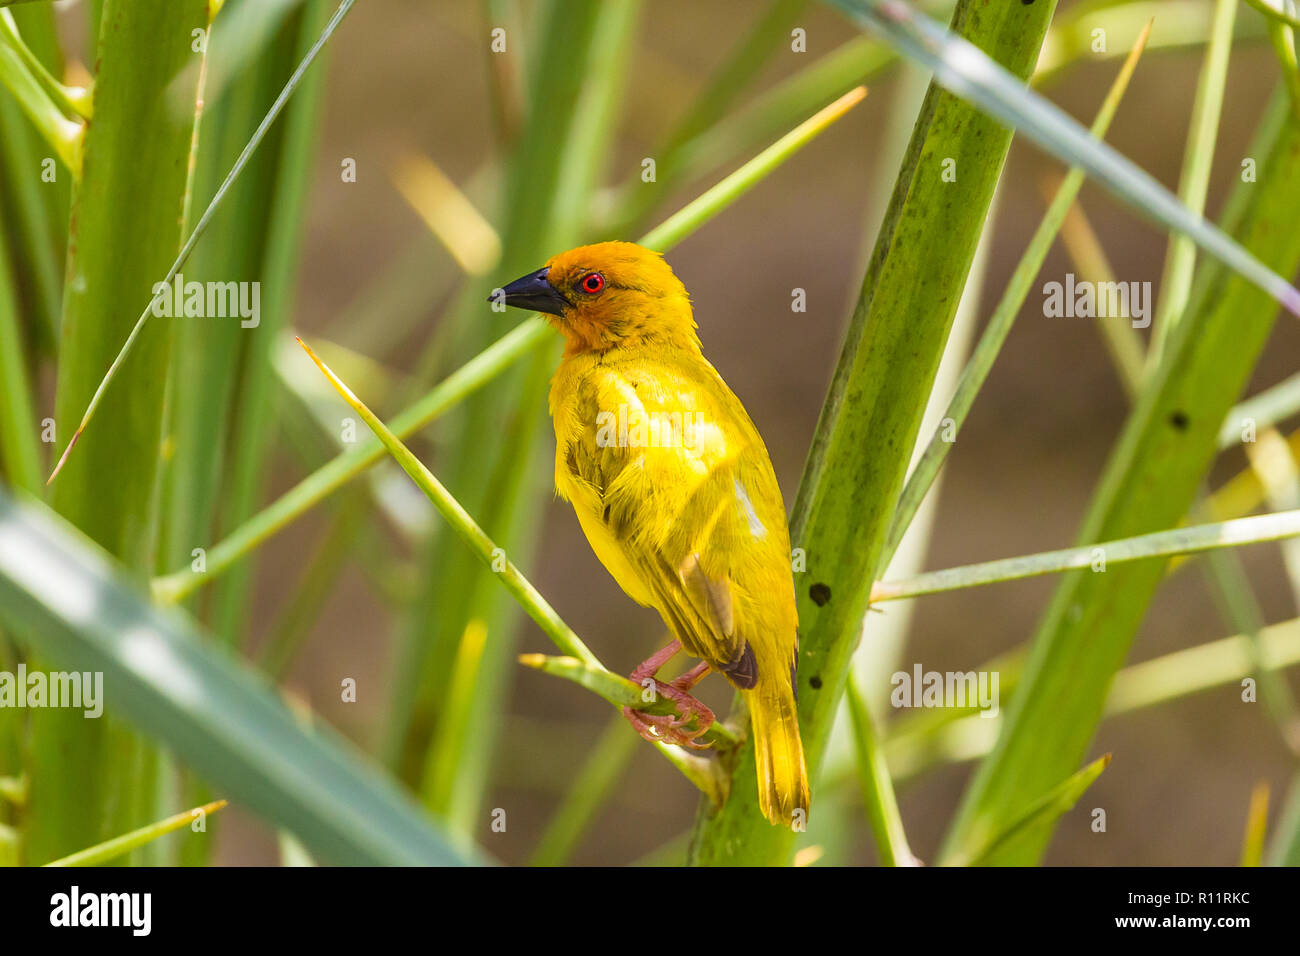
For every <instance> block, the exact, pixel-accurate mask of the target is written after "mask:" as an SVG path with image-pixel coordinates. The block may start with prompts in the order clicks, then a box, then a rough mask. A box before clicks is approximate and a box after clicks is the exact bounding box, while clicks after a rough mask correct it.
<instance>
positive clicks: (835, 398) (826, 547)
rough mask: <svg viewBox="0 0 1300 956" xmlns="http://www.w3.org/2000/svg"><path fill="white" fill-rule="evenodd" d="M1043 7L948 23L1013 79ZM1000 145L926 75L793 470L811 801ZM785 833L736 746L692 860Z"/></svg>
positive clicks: (776, 854)
mask: <svg viewBox="0 0 1300 956" xmlns="http://www.w3.org/2000/svg"><path fill="white" fill-rule="evenodd" d="M1054 6H1055V5H1054V4H1053V3H1051V2H1050V0H1049V2H1039V3H1035V4H1033V5H1031V6H1026V5H1024V4H984V3H981V2H978V0H963V2H961V3H959V4H958V5H957V9H956V11H955V13H954V14H953V24H952V27H953V29H954V30H955V31H956V32H957V33H958V34H960V35H962V36H964V37H966V38H967V39H968V40H970V41H971V42H973V43H975V44H976V45H978V46H979V47H980V48H981V49H983V50H985V51H986V52H988V53H989V55H990V56H992V57H993V58H994V59H996V60H997V61H998V62H1000V63H1001V64H1003V66H1005V67H1006V68H1007V69H1009V70H1010V71H1011V72H1013V73H1014V74H1016V75H1018V76H1020V77H1022V78H1023V77H1026V76H1028V74H1029V72H1030V71H1031V70H1032V68H1033V64H1034V61H1035V59H1036V57H1037V55H1038V49H1039V45H1040V44H1041V43H1042V39H1043V36H1044V34H1045V33H1046V30H1047V24H1048V22H1049V21H1050V20H1051V16H1052V10H1053V8H1054ZM1010 143H1011V133H1010V131H1009V130H1007V129H1006V128H1005V127H1002V126H1000V125H999V124H998V123H997V122H995V121H994V120H991V119H989V118H988V117H986V116H984V115H982V114H981V113H979V112H978V111H977V110H975V109H974V108H972V107H970V106H968V105H967V104H965V103H963V102H961V101H960V100H958V99H957V98H956V97H954V96H952V95H951V94H949V93H947V92H944V91H943V90H941V89H939V88H938V87H937V86H933V85H932V86H931V88H930V90H929V92H928V93H927V94H926V98H925V101H924V103H923V104H922V107H921V113H920V116H919V118H918V120H917V124H916V128H915V131H914V133H913V137H912V141H911V144H910V145H909V147H908V152H907V154H906V158H905V160H904V163H903V167H902V169H901V170H900V173H899V178H898V182H897V185H896V186H895V189H894V194H893V197H892V199H891V201H890V205H889V209H888V210H887V212H886V214H885V219H884V224H883V225H882V227H881V231H880V235H879V237H878V238H877V241H876V248H875V252H874V253H873V255H872V257H871V262H870V265H869V266H868V269H867V274H866V278H865V279H864V281H863V284H862V291H861V294H860V296H859V299H858V304H857V307H856V308H855V310H854V313H853V318H852V321H851V322H850V325H849V330H848V334H847V336H846V340H845V344H844V347H843V350H842V352H841V355H840V361H839V365H838V366H837V368H836V370H835V376H834V379H833V380H832V382H831V387H830V393H829V394H828V396H827V399H826V403H825V405H824V406H823V410H822V417H821V420H820V421H819V422H818V426H817V432H816V435H815V436H814V439H813V445H812V449H811V451H810V453H809V458H808V463H807V465H806V466H805V469H804V478H803V482H802V483H801V485H800V489H799V495H798V497H797V498H796V500H795V505H794V512H793V517H792V520H791V536H790V537H791V544H792V545H793V546H794V547H795V548H802V549H804V553H805V554H806V556H807V572H806V573H802V574H800V575H798V577H797V578H796V593H797V596H798V600H799V628H800V655H799V683H798V692H799V716H800V725H801V728H802V732H803V735H804V748H805V752H806V754H807V756H808V760H809V764H810V766H809V769H810V771H811V773H812V775H813V780H814V787H813V803H814V809H813V811H812V812H813V813H816V809H815V807H816V801H817V798H816V793H817V788H816V783H815V781H816V779H817V770H818V768H819V766H820V763H821V757H822V755H823V753H824V750H825V746H826V742H827V738H828V736H829V734H830V729H831V723H832V721H833V719H834V717H835V713H836V710H837V708H838V706H839V702H840V698H841V696H842V695H843V692H844V687H845V683H846V680H847V677H848V669H849V661H850V658H851V656H852V653H853V649H854V647H855V645H856V643H857V638H858V634H859V631H860V628H861V626H862V619H863V615H864V614H865V613H866V610H867V604H868V598H869V593H870V586H871V582H872V581H873V580H874V579H875V577H876V574H877V572H878V570H879V569H878V563H879V560H880V557H881V553H882V549H883V546H884V542H885V533H886V530H887V528H888V525H889V521H890V517H891V515H892V512H893V507H894V504H895V502H896V501H897V499H898V495H899V492H900V491H901V489H902V484H903V478H904V476H905V474H906V469H907V466H908V462H909V458H910V455H911V451H912V445H913V443H914V442H915V440H916V433H917V430H918V429H919V428H920V424H921V418H922V416H923V414H924V411H925V404H926V397H927V396H928V395H929V392H930V387H931V383H932V382H933V379H934V376H935V373H936V371H937V370H938V366H939V360H940V358H941V357H942V354H943V349H944V344H945V342H946V341H947V336H948V329H949V327H950V325H951V323H952V320H953V316H954V314H955V313H956V309H957V304H958V301H959V299H960V297H961V290H962V287H963V286H964V285H965V282H966V276H967V273H968V271H969V269H970V265H971V261H972V259H973V257H974V254H975V248H976V245H977V244H978V241H979V236H980V232H981V229H982V227H983V224H984V219H985V216H986V214H987V211H988V208H989V204H990V203H991V201H992V198H993V191H994V187H995V186H996V185H997V181H998V177H999V175H1000V173H1001V171H1002V164H1003V161H1004V160H1005V158H1006V152H1007V149H1008V147H1009V146H1010ZM949 161H951V162H949ZM945 170H949V171H950V172H951V173H955V178H953V177H952V176H951V175H949V176H945ZM793 842H794V834H793V833H791V832H790V831H789V830H788V829H786V828H783V827H772V826H770V825H769V824H768V823H767V821H766V820H765V819H764V818H763V815H762V813H761V812H760V811H759V809H758V800H757V792H756V788H755V783H754V757H753V748H752V747H750V746H748V745H746V746H745V747H743V748H742V749H741V751H740V754H739V759H738V760H736V762H735V764H734V766H733V767H732V788H731V796H730V799H729V800H728V801H727V803H726V804H725V806H724V807H723V808H722V810H721V811H720V812H717V813H712V812H710V811H709V810H707V809H703V810H702V811H701V814H700V818H699V822H698V825H697V828H696V834H695V840H694V846H693V854H692V855H693V859H694V861H695V862H697V863H704V864H727V863H739V864H750V863H760V864H783V863H786V862H788V860H789V857H790V853H791V849H792V847H793Z"/></svg>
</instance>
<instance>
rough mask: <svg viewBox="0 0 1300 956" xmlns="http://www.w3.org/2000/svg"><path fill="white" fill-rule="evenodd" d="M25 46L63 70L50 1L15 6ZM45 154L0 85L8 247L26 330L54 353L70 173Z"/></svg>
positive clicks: (0, 161) (0, 166) (0, 179)
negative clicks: (51, 164) (49, 166)
mask: <svg viewBox="0 0 1300 956" xmlns="http://www.w3.org/2000/svg"><path fill="white" fill-rule="evenodd" d="M13 16H14V20H15V22H16V23H17V24H18V27H19V29H20V30H21V32H22V36H23V39H24V40H26V42H27V46H28V48H29V49H30V50H31V51H32V53H34V54H35V55H36V56H37V57H38V58H39V59H40V61H41V62H42V63H43V64H45V66H46V68H47V69H49V70H50V71H51V72H53V73H55V74H61V73H62V72H63V55H62V53H61V51H60V50H59V46H58V37H57V35H56V33H55V27H54V10H53V7H52V6H51V5H50V4H42V5H40V6H30V7H23V8H20V9H17V10H14V11H13ZM48 156H49V150H48V148H46V146H45V145H44V141H43V140H42V139H41V137H40V136H39V134H38V133H37V131H36V129H35V128H34V127H33V126H32V125H31V123H30V122H29V121H28V119H27V117H26V116H24V115H23V112H22V110H21V108H20V107H19V106H18V104H17V102H15V101H14V99H13V97H12V96H11V95H10V94H9V92H8V91H7V90H5V89H2V88H0V194H3V196H4V198H3V199H2V200H0V202H3V204H4V206H5V209H4V217H3V218H4V222H5V223H6V224H7V227H8V228H9V229H10V230H11V232H12V238H13V239H14V245H13V247H12V248H11V249H10V250H9V251H10V254H11V257H12V259H11V261H12V263H13V273H14V277H15V280H16V281H15V282H14V283H13V284H11V285H10V288H11V289H14V290H16V291H17V293H18V297H19V299H20V300H21V301H22V302H23V304H24V308H25V311H26V313H27V314H28V315H29V316H30V318H31V325H30V328H29V334H30V335H31V338H32V340H33V342H34V343H35V344H37V345H39V347H40V351H41V352H42V353H44V354H52V353H53V351H54V346H55V342H56V340H57V338H58V331H57V330H58V327H59V310H60V299H61V296H62V293H63V254H64V248H65V246H66V245H67V237H66V236H65V235H64V233H65V231H66V229H67V225H68V198H69V194H70V186H71V182H72V177H71V175H69V174H68V173H67V172H66V170H63V169H57V168H56V169H54V170H53V178H54V181H53V182H48V181H47V180H48V179H49V175H48V174H47V171H46V168H45V167H44V166H43V163H44V160H45V159H46V157H48Z"/></svg>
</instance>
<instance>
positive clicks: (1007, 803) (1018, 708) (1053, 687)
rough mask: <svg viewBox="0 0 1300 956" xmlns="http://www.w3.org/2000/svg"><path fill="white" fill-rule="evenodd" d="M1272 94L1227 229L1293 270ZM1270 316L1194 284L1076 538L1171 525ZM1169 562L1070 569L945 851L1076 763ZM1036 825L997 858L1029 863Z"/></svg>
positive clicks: (1204, 278) (1299, 254) (1299, 260)
mask: <svg viewBox="0 0 1300 956" xmlns="http://www.w3.org/2000/svg"><path fill="white" fill-rule="evenodd" d="M1288 118H1289V104H1288V103H1287V102H1286V98H1285V96H1277V97H1275V98H1274V102H1273V104H1272V106H1271V107H1270V109H1269V112H1268V115H1267V117H1266V119H1265V122H1264V124H1263V126H1262V128H1261V131H1260V134H1259V135H1258V136H1257V138H1256V141H1255V143H1254V144H1253V145H1252V147H1251V149H1250V150H1249V152H1248V153H1247V155H1249V156H1252V157H1256V158H1258V170H1259V179H1258V182H1253V183H1239V184H1238V186H1237V189H1236V190H1235V192H1234V194H1233V197H1232V199H1231V202H1230V204H1229V207H1228V211H1227V213H1226V214H1225V223H1224V224H1225V227H1226V228H1227V229H1229V230H1231V232H1232V233H1233V234H1234V235H1235V236H1236V237H1237V239H1238V241H1239V242H1241V243H1242V244H1244V245H1245V246H1246V247H1247V248H1248V249H1250V250H1252V251H1253V253H1254V254H1255V255H1256V256H1258V257H1261V258H1262V259H1263V260H1265V261H1266V262H1267V263H1268V264H1269V265H1270V266H1271V267H1272V268H1273V269H1275V270H1278V271H1280V272H1284V273H1286V274H1288V275H1289V274H1292V273H1294V271H1295V269H1296V267H1297V265H1300V232H1298V231H1297V230H1295V229H1294V228H1293V227H1294V224H1295V222H1296V221H1297V220H1300V172H1298V171H1300V128H1297V127H1296V126H1295V125H1294V124H1289V123H1288V122H1287V120H1288ZM1276 318H1277V306H1276V303H1275V302H1274V301H1273V300H1272V299H1271V298H1270V297H1269V296H1267V295H1266V294H1263V293H1261V292H1260V291H1259V290H1258V289H1257V288H1255V287H1254V286H1252V285H1251V284H1250V283H1248V282H1247V281H1245V280H1244V279H1242V278H1241V277H1240V276H1238V275H1236V274H1235V273H1234V272H1233V271H1232V270H1230V269H1227V268H1225V267H1223V266H1222V265H1220V264H1219V263H1217V262H1214V263H1210V262H1207V263H1206V266H1205V268H1204V269H1203V271H1202V273H1201V275H1200V276H1199V277H1198V280H1197V283H1196V285H1195V286H1194V288H1193V292H1192V298H1191V300H1190V302H1189V304H1188V307H1187V309H1186V311H1185V314H1184V317H1183V320H1182V321H1181V322H1180V323H1179V324H1178V326H1177V328H1176V329H1175V332H1174V334H1173V336H1172V337H1171V339H1170V341H1169V343H1168V349H1167V354H1166V357H1165V360H1164V361H1163V362H1162V363H1161V364H1160V366H1159V367H1158V370H1157V372H1156V374H1155V375H1154V376H1153V378H1152V380H1151V383H1150V385H1149V387H1148V388H1147V389H1146V390H1145V391H1144V393H1143V394H1142V396H1141V397H1140V398H1139V401H1138V405H1137V407H1136V408H1135V410H1134V411H1133V413H1132V414H1131V415H1130V417H1129V421H1128V423H1127V425H1126V427H1125V429H1124V433H1123V435H1122V436H1121V438H1120V440H1119V443H1118V445H1117V447H1116V448H1115V450H1114V452H1113V453H1112V455H1111V459H1110V462H1109V464H1108V465H1107V468H1106V471H1105V474H1104V476H1103V478H1102V481H1101V483H1100V485H1099V487H1098V489H1097V492H1096V494H1095V496H1094V498H1093V502H1092V505H1091V507H1090V508H1089V512H1088V516H1087V518H1086V519H1085V521H1084V525H1083V529H1082V531H1081V532H1080V535H1079V541H1080V543H1082V544H1088V543H1091V542H1094V541H1101V540H1110V539H1116V538H1123V537H1132V536H1135V535H1140V534H1145V533H1149V532H1153V531H1158V530H1162V529H1165V528H1170V527H1173V526H1175V525H1177V523H1178V522H1179V521H1180V520H1182V518H1183V516H1184V515H1185V514H1186V513H1187V511H1188V509H1189V508H1190V507H1191V505H1192V503H1193V501H1194V500H1195V497H1196V494H1197V491H1198V489H1199V487H1200V485H1201V483H1202V482H1203V480H1204V477H1205V473H1206V471H1207V469H1208V468H1209V466H1210V463H1211V462H1212V461H1213V459H1214V456H1215V450H1216V439H1217V435H1218V432H1219V428H1220V426H1221V424H1222V422H1223V420H1224V418H1225V416H1226V415H1227V413H1228V410H1229V409H1230V408H1231V407H1232V405H1233V403H1234V402H1235V401H1236V400H1237V398H1238V397H1239V395H1240V394H1241V391H1242V389H1243V388H1244V387H1245V384H1246V382H1247V380H1248V379H1249V377H1250V374H1251V372H1252V370H1253V369H1254V367H1255V363H1256V361H1257V360H1258V357H1259V353H1260V351H1261V350H1262V348H1263V347H1264V343H1265V342H1266V341H1267V339H1268V335H1269V332H1270V331H1271V330H1272V327H1273V324H1274V321H1275V320H1276ZM1165 567H1166V562H1165V561H1163V560H1152V561H1144V562H1138V563H1135V564H1132V565H1127V566H1125V567H1122V568H1117V569H1115V570H1114V571H1109V572H1107V573H1105V574H1090V573H1078V574H1073V575H1070V576H1069V577H1067V578H1066V579H1065V581H1064V582H1063V583H1062V584H1061V585H1060V586H1059V587H1058V589H1057V591H1056V594H1055V596H1054V599H1053V601H1052V603H1051V606H1050V607H1049V609H1048V611H1047V614H1046V616H1045V618H1044V620H1043V621H1042V623H1041V625H1040V627H1039V629H1038V632H1037V634H1036V636H1035V638H1034V642H1033V647H1032V650H1031V653H1030V659H1029V663H1028V665H1027V672H1026V676H1025V679H1024V681H1023V682H1022V686H1021V688H1020V690H1019V691H1018V692H1017V693H1016V696H1015V697H1014V698H1013V700H1012V702H1011V705H1010V708H1009V712H1008V714H1007V718H1006V722H1005V724H1004V726H1003V730H1002V733H1001V735H1000V737H999V739H998V744H997V747H996V749H995V750H994V752H993V753H992V755H990V757H989V758H988V759H987V760H985V761H984V762H983V763H982V764H981V766H980V769H979V771H978V773H977V775H976V777H975V779H974V781H973V782H972V784H971V787H970V789H969V791H968V792H967V794H966V798H965V800H964V801H963V804H962V808H961V811H960V813H959V815H958V817H957V820H956V822H955V824H954V827H953V829H952V831H951V833H950V834H949V836H948V839H947V842H946V844H945V850H944V855H945V856H946V857H952V856H955V855H959V854H962V853H965V852H969V848H970V842H971V840H972V838H973V835H974V834H977V833H985V832H989V831H990V830H993V831H996V830H999V829H1001V826H1000V824H1005V823H1007V822H1009V818H1010V815H1011V814H1014V813H1016V812H1018V811H1019V809H1020V808H1022V807H1023V806H1024V805H1025V804H1026V803H1027V802H1029V801H1031V800H1034V799H1036V798H1038V797H1039V796H1040V795H1041V794H1043V793H1044V792H1046V791H1047V789H1048V788H1049V787H1051V786H1052V785H1053V784H1054V783H1055V782H1056V781H1058V780H1060V779H1061V778H1062V777H1064V776H1066V775H1067V774H1069V773H1071V772H1073V770H1074V769H1075V768H1076V767H1077V766H1078V765H1079V763H1080V761H1081V760H1082V759H1083V757H1084V755H1085V753H1086V751H1087V748H1088V745H1089V742H1090V741H1091V739H1092V736H1093V733H1094V730H1095V728H1096V725H1097V721H1098V719H1099V718H1100V716H1101V710H1102V705H1103V703H1104V700H1105V692H1106V687H1107V685H1108V684H1109V683H1110V679H1111V677H1112V675H1113V674H1114V673H1115V671H1116V670H1117V669H1118V668H1119V666H1120V665H1121V664H1122V663H1123V660H1124V658H1125V656H1126V655H1127V653H1128V650H1129V647H1130V645H1131V643H1132V640H1133V637H1134V635H1135V633H1136V631H1137V628H1138V625H1139V624H1140V623H1141V620H1142V617H1143V615H1144V613H1145V612H1146V609H1147V605H1148V604H1149V603H1150V600H1151V597H1152V595H1153V593H1154V591H1155V588H1156V586H1157V585H1158V584H1159V582H1160V579H1161V578H1162V577H1163V575H1164V571H1165ZM1049 836H1050V833H1049V832H1048V831H1044V832H1042V833H1041V834H1038V835H1036V836H1035V837H1034V838H1032V839H1029V840H1026V841H1022V842H1020V843H1018V844H1017V846H1016V847H1015V848H1014V849H1013V850H1012V849H1008V850H1005V851H1003V852H999V853H996V854H994V856H993V858H992V859H993V862H997V863H1030V862H1033V861H1036V860H1037V859H1038V858H1039V857H1040V856H1041V855H1042V853H1043V851H1044V850H1045V849H1046V844H1047V841H1048V838H1049Z"/></svg>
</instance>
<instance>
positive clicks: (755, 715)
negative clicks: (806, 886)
mask: <svg viewBox="0 0 1300 956" xmlns="http://www.w3.org/2000/svg"><path fill="white" fill-rule="evenodd" d="M745 698H746V701H747V702H748V704H749V714H750V720H751V721H752V723H753V727H754V730H753V734H754V763H755V764H756V765H757V768H758V802H759V806H761V807H762V808H763V815H764V816H765V817H767V819H768V820H769V821H770V822H771V823H772V824H773V825H774V826H787V827H788V826H791V825H792V824H793V823H794V822H795V821H796V817H795V813H796V811H802V813H803V817H802V820H801V822H803V821H806V820H807V814H808V807H809V804H810V803H811V794H810V792H809V789H808V768H807V767H806V766H805V764H804V758H803V742H802V741H801V740H800V739H799V714H798V710H797V708H796V706H795V700H794V689H793V687H791V685H790V684H789V683H788V682H786V681H783V680H780V679H779V678H778V679H775V680H774V679H772V678H771V677H764V676H760V677H759V681H758V686H756V687H755V688H754V689H753V690H749V691H745Z"/></svg>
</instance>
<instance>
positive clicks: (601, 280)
mask: <svg viewBox="0 0 1300 956" xmlns="http://www.w3.org/2000/svg"><path fill="white" fill-rule="evenodd" d="M579 285H580V286H581V287H582V291H583V292H585V293H587V294H588V295H595V294H596V293H597V292H599V291H600V290H601V289H603V288H605V277H604V276H603V275H601V274H600V273H599V272H588V273H587V274H586V275H585V276H583V277H582V281H581V282H580V283H579Z"/></svg>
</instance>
